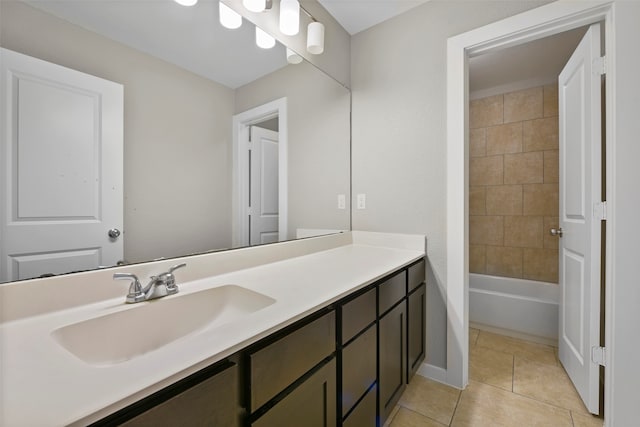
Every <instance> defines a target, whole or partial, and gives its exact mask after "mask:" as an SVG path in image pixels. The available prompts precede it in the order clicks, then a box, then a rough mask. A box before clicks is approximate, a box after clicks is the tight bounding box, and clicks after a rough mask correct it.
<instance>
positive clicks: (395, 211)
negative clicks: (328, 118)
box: [351, 0, 548, 368]
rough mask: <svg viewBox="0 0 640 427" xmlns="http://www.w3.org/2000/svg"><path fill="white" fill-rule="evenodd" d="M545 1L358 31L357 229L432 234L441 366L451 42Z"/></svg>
mask: <svg viewBox="0 0 640 427" xmlns="http://www.w3.org/2000/svg"><path fill="white" fill-rule="evenodd" d="M544 3H548V1H528V2H527V1H517V2H515V1H480V0H478V1H455V2H453V1H441V0H432V1H429V2H427V3H425V4H424V5H422V6H419V7H417V8H415V9H412V10H411V11H409V12H407V13H404V14H402V15H400V16H398V17H396V18H394V19H391V20H389V21H386V22H383V23H382V24H379V25H376V26H375V27H372V28H371V29H369V30H366V31H363V32H361V33H358V34H356V35H354V36H353V37H352V43H351V88H352V92H353V111H352V116H353V128H352V135H353V136H352V137H353V141H352V153H353V160H352V176H353V197H354V200H355V197H356V195H357V194H358V193H365V194H366V195H367V209H365V210H355V209H354V211H353V228H354V229H355V230H372V231H387V232H399V233H420V234H425V235H427V239H428V248H427V254H428V257H429V261H430V265H429V266H428V274H429V276H430V277H429V279H430V281H429V283H430V287H429V288H428V291H427V292H428V301H429V302H428V305H429V306H428V313H429V319H428V322H429V324H428V330H427V335H428V353H427V363H430V364H433V365H436V366H439V367H442V368H446V324H447V313H446V310H445V304H444V303H445V301H446V294H445V292H444V289H445V284H446V279H447V278H446V263H447V254H446V221H447V218H446V146H445V138H446V114H445V110H446V47H447V38H448V37H450V36H453V35H456V34H460V33H462V32H465V31H468V30H471V29H474V28H477V27H480V26H482V25H485V24H488V23H490V22H494V21H497V20H499V19H502V18H505V17H508V16H511V15H515V14H517V13H519V12H522V11H525V10H528V9H531V8H533V7H536V6H539V5H541V4H544ZM451 320H452V321H454V320H455V319H451Z"/></svg>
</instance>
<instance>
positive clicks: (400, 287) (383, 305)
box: [378, 270, 407, 316]
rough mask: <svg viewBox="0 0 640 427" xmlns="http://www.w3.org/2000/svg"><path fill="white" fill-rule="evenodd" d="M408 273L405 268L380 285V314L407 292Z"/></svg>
mask: <svg viewBox="0 0 640 427" xmlns="http://www.w3.org/2000/svg"><path fill="white" fill-rule="evenodd" d="M406 282H407V273H406V270H403V271H401V272H399V273H397V274H395V275H394V276H391V277H389V278H388V279H387V280H385V281H384V282H383V283H381V284H379V285H378V315H379V316H381V315H382V314H383V313H384V312H385V311H387V310H389V309H390V308H391V307H393V305H394V304H395V303H397V302H398V301H400V300H401V299H402V298H404V296H405V295H406V294H407V287H406V285H407V283H406Z"/></svg>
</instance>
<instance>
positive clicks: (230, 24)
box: [218, 2, 242, 30]
mask: <svg viewBox="0 0 640 427" xmlns="http://www.w3.org/2000/svg"><path fill="white" fill-rule="evenodd" d="M219 5H220V6H219V8H218V10H219V14H220V24H221V25H222V26H223V27H225V28H228V29H230V30H235V29H236V28H240V26H241V25H242V16H241V15H240V14H239V13H238V12H236V11H235V10H233V9H231V8H230V7H229V6H227V5H226V4H224V3H222V2H219Z"/></svg>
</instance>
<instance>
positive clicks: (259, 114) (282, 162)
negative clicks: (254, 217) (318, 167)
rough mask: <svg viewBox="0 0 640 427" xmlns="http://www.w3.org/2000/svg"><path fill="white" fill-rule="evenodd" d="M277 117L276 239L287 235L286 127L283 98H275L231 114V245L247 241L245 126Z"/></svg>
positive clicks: (285, 100) (246, 244)
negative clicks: (277, 215)
mask: <svg viewBox="0 0 640 427" xmlns="http://www.w3.org/2000/svg"><path fill="white" fill-rule="evenodd" d="M276 116H277V117H278V133H279V139H278V211H279V212H278V214H279V217H278V241H283V240H286V239H287V207H288V196H287V188H288V168H289V165H288V162H287V158H288V157H287V146H288V144H287V143H288V128H287V98H286V97H284V98H279V99H276V100H274V101H271V102H268V103H266V104H263V105H260V106H258V107H254V108H251V109H250V110H247V111H243V112H242V113H239V114H236V115H234V116H233V149H232V176H233V182H232V194H231V204H232V214H231V218H232V245H233V247H234V248H237V247H240V246H248V245H249V222H248V221H246V220H245V219H246V218H247V217H248V216H249V212H248V210H249V191H248V189H249V161H248V157H247V156H245V155H243V153H245V152H246V151H247V150H248V142H249V128H250V127H251V126H252V125H254V124H256V123H259V122H262V121H264V120H268V119H271V118H273V117H276Z"/></svg>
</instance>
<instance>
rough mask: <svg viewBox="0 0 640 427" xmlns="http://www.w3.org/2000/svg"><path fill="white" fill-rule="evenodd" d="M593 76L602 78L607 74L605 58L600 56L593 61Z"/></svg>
mask: <svg viewBox="0 0 640 427" xmlns="http://www.w3.org/2000/svg"><path fill="white" fill-rule="evenodd" d="M593 74H595V75H596V76H603V75H605V74H607V57H606V56H601V57H600V58H596V59H594V60H593Z"/></svg>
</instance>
